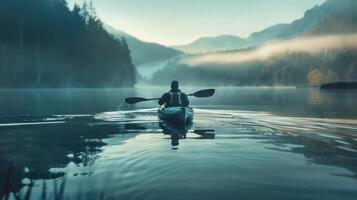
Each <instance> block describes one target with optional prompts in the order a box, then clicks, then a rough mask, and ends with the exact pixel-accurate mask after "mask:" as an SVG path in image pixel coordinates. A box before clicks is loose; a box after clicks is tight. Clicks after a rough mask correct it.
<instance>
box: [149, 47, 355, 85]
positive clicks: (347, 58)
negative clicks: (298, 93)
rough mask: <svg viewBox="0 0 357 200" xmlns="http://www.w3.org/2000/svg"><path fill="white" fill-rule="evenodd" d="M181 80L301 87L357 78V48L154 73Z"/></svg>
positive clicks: (157, 78)
mask: <svg viewBox="0 0 357 200" xmlns="http://www.w3.org/2000/svg"><path fill="white" fill-rule="evenodd" d="M173 79H175V80H179V81H182V82H183V83H185V84H194V85H231V86H273V85H286V86H299V85H319V84H321V83H327V82H334V81H340V80H341V81H347V80H348V81H352V80H357V50H348V49H346V50H325V51H321V52H320V53H317V54H309V53H302V52H299V53H289V52H287V53H285V54H282V55H279V56H276V57H273V58H271V59H269V60H265V61H249V62H245V63H238V64H206V65H198V66H189V65H186V64H182V63H180V62H179V61H177V62H172V63H171V65H169V66H168V67H167V68H164V69H162V70H160V71H158V72H157V73H156V74H154V76H153V78H152V82H153V83H154V84H162V83H169V81H170V80H173Z"/></svg>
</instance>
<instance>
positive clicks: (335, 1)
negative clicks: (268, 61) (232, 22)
mask: <svg viewBox="0 0 357 200" xmlns="http://www.w3.org/2000/svg"><path fill="white" fill-rule="evenodd" d="M354 6H357V1H356V0H327V1H325V2H324V3H323V4H321V5H320V6H318V5H316V6H315V7H313V8H311V9H309V10H307V11H306V12H305V14H304V16H303V17H302V18H300V19H297V20H295V21H293V22H291V23H286V24H276V25H273V26H270V27H267V28H265V29H263V30H261V31H259V32H255V33H252V34H251V35H250V36H249V37H248V38H246V39H243V38H240V37H237V36H224V35H223V36H217V37H208V38H200V39H198V40H196V41H194V42H193V43H191V44H188V45H181V46H174V47H173V48H176V49H179V50H181V51H184V52H186V53H206V52H214V51H222V50H223V51H224V50H236V49H241V48H246V47H250V46H259V45H261V44H264V43H267V42H272V41H277V40H284V39H291V38H296V37H299V36H301V35H304V34H306V33H309V32H311V31H313V30H314V29H316V28H317V27H318V26H320V25H321V23H323V22H324V21H325V20H326V18H328V17H330V16H331V15H332V14H333V13H336V12H339V11H344V10H346V9H349V8H351V7H354ZM341 14H342V17H346V15H349V14H347V13H341ZM334 18H335V21H336V20H339V19H338V16H337V15H336V16H335V17H334ZM342 20H343V21H344V22H342V23H340V22H341V21H342ZM348 20H350V21H351V20H352V21H353V20H355V19H354V18H353V17H352V18H350V19H346V18H344V19H341V20H340V22H337V21H336V22H335V24H338V23H340V25H339V26H337V25H336V27H335V30H338V28H344V27H340V26H342V24H345V23H346V22H347V21H348ZM325 25H326V24H325ZM321 26H322V25H321ZM322 28H323V27H320V29H322ZM332 29H333V28H332V27H331V28H330V30H332Z"/></svg>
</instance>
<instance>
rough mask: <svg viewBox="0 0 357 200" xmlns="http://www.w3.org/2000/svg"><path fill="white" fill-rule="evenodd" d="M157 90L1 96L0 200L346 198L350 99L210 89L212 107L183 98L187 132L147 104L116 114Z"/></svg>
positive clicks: (341, 94) (353, 121)
mask: <svg viewBox="0 0 357 200" xmlns="http://www.w3.org/2000/svg"><path fill="white" fill-rule="evenodd" d="M199 89H203V88H191V87H188V88H183V90H184V92H187V93H191V92H195V91H197V90H199ZM166 90H168V89H167V88H153V87H140V88H135V89H38V90H37V89H28V90H10V89H9V90H0V95H1V98H0V192H2V191H3V188H7V190H8V191H12V192H13V193H16V194H17V195H18V196H20V197H24V196H25V194H26V193H27V191H31V193H29V195H30V197H31V198H32V199H40V197H44V199H53V198H54V197H64V198H65V199H129V200H130V199H148V200H150V199H152V200H156V199H171V200H174V199H177V200H178V199H202V200H203V199H204V200H207V199H208V200H209V199H274V200H276V199H285V200H289V199H339V200H340V199H346V200H349V199H351V200H352V199H353V200H354V199H355V198H356V196H357V109H356V103H357V91H320V90H319V89H314V88H299V89H295V88H252V87H248V88H217V91H216V95H215V96H214V97H211V98H201V99H199V98H191V99H190V100H191V105H192V107H193V108H194V111H195V117H194V121H193V124H188V125H187V126H186V127H175V126H171V125H169V124H166V123H164V122H161V121H159V120H158V117H157V105H156V104H155V102H146V103H142V104H138V105H136V106H135V107H134V106H129V105H126V104H124V103H123V99H124V98H125V97H129V96H142V97H158V96H160V95H161V94H162V93H163V92H165V91H166ZM7 177H10V178H9V179H8V178H7ZM9 185H10V186H11V187H9ZM10 197H11V198H10V199H15V197H14V195H13V194H12V195H11V196H10Z"/></svg>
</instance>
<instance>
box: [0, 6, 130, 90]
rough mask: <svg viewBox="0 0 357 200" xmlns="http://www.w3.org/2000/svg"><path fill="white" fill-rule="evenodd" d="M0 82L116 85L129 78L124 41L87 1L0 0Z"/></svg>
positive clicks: (14, 84) (0, 84)
mask: <svg viewBox="0 0 357 200" xmlns="http://www.w3.org/2000/svg"><path fill="white" fill-rule="evenodd" d="M0 27H1V33H0V87H120V86H132V85H133V84H134V83H135V69H134V67H133V65H132V62H131V58H130V52H129V49H128V46H127V44H126V43H125V41H118V40H116V39H114V38H113V37H112V36H111V35H110V34H108V33H107V32H106V31H105V30H104V29H103V27H102V23H101V22H100V20H98V19H97V17H96V16H95V11H94V8H93V6H92V5H91V4H90V5H87V4H84V5H83V7H82V8H80V7H79V6H75V7H74V9H73V10H72V11H71V10H69V8H68V7H67V4H66V1H64V0H1V1H0Z"/></svg>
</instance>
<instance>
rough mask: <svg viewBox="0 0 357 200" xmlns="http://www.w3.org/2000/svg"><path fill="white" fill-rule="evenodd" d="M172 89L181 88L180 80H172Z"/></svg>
mask: <svg viewBox="0 0 357 200" xmlns="http://www.w3.org/2000/svg"><path fill="white" fill-rule="evenodd" d="M171 89H172V90H178V89H179V82H178V81H172V82H171Z"/></svg>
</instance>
